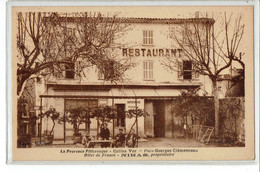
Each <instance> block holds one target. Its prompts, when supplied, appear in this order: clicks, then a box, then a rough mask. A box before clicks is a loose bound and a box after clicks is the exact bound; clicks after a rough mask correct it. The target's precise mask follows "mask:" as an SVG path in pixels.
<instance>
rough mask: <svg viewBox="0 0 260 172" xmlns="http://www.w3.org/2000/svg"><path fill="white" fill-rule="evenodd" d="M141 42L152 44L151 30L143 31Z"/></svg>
mask: <svg viewBox="0 0 260 172" xmlns="http://www.w3.org/2000/svg"><path fill="white" fill-rule="evenodd" d="M143 44H144V45H153V31H152V30H144V31H143Z"/></svg>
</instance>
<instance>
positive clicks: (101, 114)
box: [93, 106, 116, 124]
mask: <svg viewBox="0 0 260 172" xmlns="http://www.w3.org/2000/svg"><path fill="white" fill-rule="evenodd" d="M93 117H95V118H97V120H101V122H102V124H103V123H105V122H110V121H111V120H112V119H114V118H116V109H115V108H114V107H112V106H98V107H96V108H94V110H93Z"/></svg>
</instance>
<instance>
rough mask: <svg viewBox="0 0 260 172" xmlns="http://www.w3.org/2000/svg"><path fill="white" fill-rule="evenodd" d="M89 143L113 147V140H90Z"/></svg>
mask: <svg viewBox="0 0 260 172" xmlns="http://www.w3.org/2000/svg"><path fill="white" fill-rule="evenodd" d="M89 143H110V147H112V145H113V140H99V139H98V140H90V141H89Z"/></svg>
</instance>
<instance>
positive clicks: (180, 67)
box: [177, 62, 183, 79]
mask: <svg viewBox="0 0 260 172" xmlns="http://www.w3.org/2000/svg"><path fill="white" fill-rule="evenodd" d="M182 70H183V67H182V62H178V71H177V75H178V76H177V77H178V79H182Z"/></svg>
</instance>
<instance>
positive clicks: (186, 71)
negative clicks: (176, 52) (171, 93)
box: [183, 60, 192, 79]
mask: <svg viewBox="0 0 260 172" xmlns="http://www.w3.org/2000/svg"><path fill="white" fill-rule="evenodd" d="M183 79H192V62H191V61H189V60H186V61H183Z"/></svg>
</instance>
